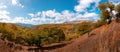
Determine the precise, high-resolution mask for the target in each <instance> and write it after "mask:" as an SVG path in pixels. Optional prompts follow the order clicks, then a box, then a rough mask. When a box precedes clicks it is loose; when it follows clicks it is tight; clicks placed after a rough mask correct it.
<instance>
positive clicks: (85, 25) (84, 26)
mask: <svg viewBox="0 0 120 52" xmlns="http://www.w3.org/2000/svg"><path fill="white" fill-rule="evenodd" d="M91 26H92V25H91V23H89V22H82V23H81V24H80V25H78V26H77V27H76V33H77V34H79V35H83V34H85V33H87V32H90V31H91V30H92V28H91Z"/></svg>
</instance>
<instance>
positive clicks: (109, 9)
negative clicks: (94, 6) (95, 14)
mask: <svg viewBox="0 0 120 52" xmlns="http://www.w3.org/2000/svg"><path fill="white" fill-rule="evenodd" d="M98 7H99V9H100V10H101V13H100V17H101V20H104V21H105V20H106V21H107V23H108V24H109V23H110V22H111V20H112V18H114V19H115V18H116V20H118V18H119V17H120V4H118V5H117V6H115V5H114V4H113V3H110V2H107V3H104V4H99V6H98ZM114 10H115V11H116V14H115V15H114V14H113V11H114Z"/></svg>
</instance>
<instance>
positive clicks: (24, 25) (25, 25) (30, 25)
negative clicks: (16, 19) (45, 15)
mask: <svg viewBox="0 0 120 52" xmlns="http://www.w3.org/2000/svg"><path fill="white" fill-rule="evenodd" d="M16 24H17V25H20V26H23V27H32V26H34V25H32V24H25V23H16Z"/></svg>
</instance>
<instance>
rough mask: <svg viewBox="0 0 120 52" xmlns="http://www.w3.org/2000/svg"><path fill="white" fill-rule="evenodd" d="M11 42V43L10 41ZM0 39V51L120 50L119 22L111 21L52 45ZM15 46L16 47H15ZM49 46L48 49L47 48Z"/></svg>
mask: <svg viewBox="0 0 120 52" xmlns="http://www.w3.org/2000/svg"><path fill="white" fill-rule="evenodd" d="M12 44H13V43H12ZM8 45H10V43H6V44H5V42H4V41H2V40H0V47H1V48H0V52H1V51H2V52H10V50H11V49H12V50H13V51H15V52H16V50H17V51H18V50H19V51H18V52H27V50H29V51H34V50H35V51H41V50H42V51H43V52H120V23H116V22H112V23H111V24H109V25H104V26H102V27H99V28H97V29H95V30H93V31H92V32H90V33H86V34H84V35H83V36H80V37H78V38H76V39H73V40H71V43H69V44H60V45H58V46H57V45H56V46H57V47H56V46H52V47H41V48H35V47H28V46H22V45H20V46H17V45H15V44H13V46H8ZM15 47H17V48H16V49H15ZM49 48H50V49H49Z"/></svg>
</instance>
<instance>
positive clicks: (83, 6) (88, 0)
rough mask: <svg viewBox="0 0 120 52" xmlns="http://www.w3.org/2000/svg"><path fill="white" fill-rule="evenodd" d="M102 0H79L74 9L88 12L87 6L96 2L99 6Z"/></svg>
mask: <svg viewBox="0 0 120 52" xmlns="http://www.w3.org/2000/svg"><path fill="white" fill-rule="evenodd" d="M99 2H100V0H78V3H79V4H78V5H76V6H75V8H74V10H75V11H77V12H86V10H87V8H88V7H90V5H91V4H92V3H95V6H94V7H96V6H98V4H99Z"/></svg>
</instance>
